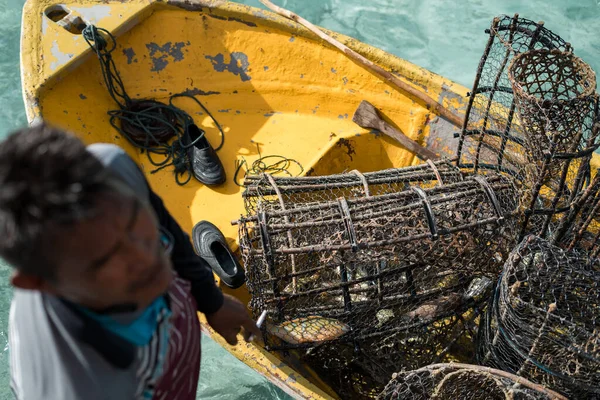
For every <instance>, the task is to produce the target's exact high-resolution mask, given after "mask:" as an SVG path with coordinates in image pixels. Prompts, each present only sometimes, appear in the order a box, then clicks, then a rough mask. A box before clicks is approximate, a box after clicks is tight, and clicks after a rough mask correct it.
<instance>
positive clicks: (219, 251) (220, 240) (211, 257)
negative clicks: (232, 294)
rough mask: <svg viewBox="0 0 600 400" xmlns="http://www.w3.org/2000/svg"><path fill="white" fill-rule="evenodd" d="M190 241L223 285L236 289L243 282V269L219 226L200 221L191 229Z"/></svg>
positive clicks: (244, 275) (244, 278)
mask: <svg viewBox="0 0 600 400" xmlns="http://www.w3.org/2000/svg"><path fill="white" fill-rule="evenodd" d="M192 241H193V242H194V249H195V250H196V253H197V254H198V255H199V256H200V257H202V258H203V259H204V260H206V262H207V263H208V264H209V265H210V267H211V268H212V270H213V271H214V273H215V274H217V276H218V277H219V278H221V281H223V283H224V284H225V285H227V286H229V287H230V288H232V289H236V288H239V287H240V286H242V285H243V284H244V282H245V280H246V274H245V273H244V269H243V268H242V266H241V265H240V264H239V263H238V261H237V259H236V258H235V256H234V255H233V254H232V252H231V249H230V248H229V246H228V245H227V241H226V240H225V236H223V234H222V233H221V231H220V230H219V228H217V227H216V226H214V225H213V224H211V223H210V222H208V221H200V222H198V223H197V224H196V225H195V226H194V229H192Z"/></svg>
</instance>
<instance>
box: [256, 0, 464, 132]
mask: <svg viewBox="0 0 600 400" xmlns="http://www.w3.org/2000/svg"><path fill="white" fill-rule="evenodd" d="M260 2H261V3H263V4H264V5H265V6H267V7H268V8H270V9H271V10H273V11H274V12H276V13H277V14H279V15H281V16H284V17H286V18H289V19H291V20H293V21H296V22H298V23H299V24H301V25H303V26H304V27H306V28H307V29H309V30H310V31H311V32H313V33H314V34H316V35H317V36H319V37H320V38H321V39H323V40H325V41H326V42H327V43H329V44H331V45H332V46H335V47H337V48H338V49H340V50H341V51H343V52H344V53H345V54H346V55H347V56H348V57H350V58H351V59H353V60H354V61H356V62H357V63H359V64H362V65H363V66H365V67H366V68H367V69H369V70H371V71H372V72H374V73H375V74H377V75H379V76H380V77H381V78H383V79H385V80H386V81H388V82H389V83H391V84H392V85H393V86H396V87H397V88H398V89H400V90H401V91H403V92H405V93H408V94H409V95H410V96H412V97H414V98H417V99H419V100H420V101H421V102H423V103H425V105H426V106H427V109H429V110H432V111H433V112H435V113H436V114H437V115H439V116H440V117H442V118H444V119H446V120H447V121H449V122H450V123H452V124H453V125H454V126H457V127H459V128H462V126H463V119H462V118H461V117H459V116H457V115H455V114H454V113H452V112H451V111H450V110H448V109H447V108H446V107H444V106H443V105H441V104H440V103H438V102H437V101H435V100H434V99H432V98H431V97H429V96H427V95H426V94H425V93H423V92H421V91H419V90H417V89H415V88H414V87H412V86H410V85H409V84H408V83H406V82H403V81H401V80H400V79H398V78H397V77H396V76H394V75H393V74H392V73H390V72H389V71H386V70H385V69H383V68H381V67H380V66H379V65H377V64H375V63H373V62H372V61H370V60H368V59H367V58H365V57H363V56H361V55H360V54H358V53H357V52H355V51H354V50H352V49H351V48H349V47H348V46H346V45H344V44H342V43H340V42H339V41H337V40H335V39H334V38H332V37H331V36H329V35H327V34H325V33H324V32H323V31H322V30H320V29H319V28H317V27H316V26H315V25H313V24H312V23H311V22H309V21H307V20H305V19H304V18H302V17H300V16H299V15H297V14H294V13H293V12H291V11H289V10H286V9H285V8H281V7H279V6H277V5H275V4H273V3H271V2H270V1H269V0H260Z"/></svg>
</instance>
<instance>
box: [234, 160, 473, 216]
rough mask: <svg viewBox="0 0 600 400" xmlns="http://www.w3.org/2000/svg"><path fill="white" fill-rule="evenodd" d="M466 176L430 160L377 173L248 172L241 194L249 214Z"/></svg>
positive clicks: (447, 164)
mask: <svg viewBox="0 0 600 400" xmlns="http://www.w3.org/2000/svg"><path fill="white" fill-rule="evenodd" d="M462 179H463V176H462V174H461V173H460V170H459V169H458V168H457V167H456V166H455V165H454V163H453V162H452V161H451V160H440V161H435V162H433V161H427V162H426V163H424V164H420V165H416V166H410V167H405V168H392V169H386V170H381V171H375V172H366V173H364V174H363V173H361V172H359V171H357V170H353V171H351V172H349V173H343V174H336V175H326V176H304V177H278V176H272V175H269V174H261V175H248V176H247V177H246V179H245V181H244V185H245V186H246V190H245V191H244V192H243V193H242V197H243V199H244V205H245V208H246V213H247V214H248V215H250V214H256V213H257V211H258V206H259V203H260V206H261V207H262V209H263V210H285V209H289V208H295V207H300V206H302V205H304V204H306V203H311V202H316V201H328V200H336V199H338V198H339V197H344V198H346V199H352V198H360V197H370V196H377V195H382V194H388V193H396V192H399V191H401V190H403V189H404V188H406V187H408V186H410V185H418V186H420V187H423V188H425V187H433V186H436V185H443V184H445V183H454V182H459V181H461V180H462Z"/></svg>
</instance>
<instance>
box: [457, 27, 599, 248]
mask: <svg viewBox="0 0 600 400" xmlns="http://www.w3.org/2000/svg"><path fill="white" fill-rule="evenodd" d="M489 34H490V38H489V40H488V44H487V46H486V49H485V51H484V55H483V57H482V59H481V61H480V64H479V68H478V71H477V76H476V79H475V83H474V85H473V90H472V92H471V95H470V99H469V105H468V108H467V114H466V118H465V124H464V126H463V129H462V132H461V134H460V141H459V146H458V154H457V159H458V166H460V167H462V168H468V169H471V170H473V171H474V172H476V173H485V171H486V170H489V169H491V170H497V171H501V172H503V173H507V174H510V175H512V176H515V177H516V178H517V180H516V182H517V183H518V184H519V185H520V191H521V208H522V211H523V218H522V229H521V234H520V237H521V238H522V237H524V236H525V235H526V234H536V235H539V236H541V237H551V236H552V235H553V234H554V230H555V229H556V226H557V224H558V220H559V219H560V218H562V217H564V216H565V215H564V214H565V212H566V211H567V210H568V209H569V206H570V205H571V204H572V203H573V202H574V201H575V200H576V199H577V197H578V196H579V195H580V194H581V190H582V188H583V187H584V186H585V185H586V184H587V183H588V182H589V178H590V169H589V163H590V159H591V156H592V153H593V152H594V150H596V149H597V148H598V146H599V145H600V139H599V137H598V136H599V131H600V128H599V125H598V121H599V120H600V114H599V112H598V95H597V94H596V92H595V89H596V78H595V74H594V72H593V71H592V69H591V68H590V67H589V65H587V64H586V63H584V62H583V61H582V60H581V59H579V58H578V57H576V56H574V55H573V53H572V48H571V46H570V44H568V43H566V42H565V41H564V40H562V39H561V38H560V37H558V36H557V35H555V34H553V33H552V32H551V31H549V30H547V29H546V28H544V27H543V24H542V23H534V22H532V21H530V20H526V19H522V18H519V17H518V16H517V15H515V16H514V17H512V18H511V17H507V16H505V17H502V18H495V19H494V21H493V23H492V26H491V28H490V30H489Z"/></svg>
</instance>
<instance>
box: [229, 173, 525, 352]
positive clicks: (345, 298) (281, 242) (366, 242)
mask: <svg viewBox="0 0 600 400" xmlns="http://www.w3.org/2000/svg"><path fill="white" fill-rule="evenodd" d="M515 208H516V202H515V191H514V186H513V184H512V181H511V180H510V179H508V178H507V177H504V176H501V175H494V176H491V175H490V176H487V177H481V176H475V177H469V178H467V179H466V180H465V181H462V182H457V183H453V184H445V185H443V186H434V187H431V188H428V189H421V188H419V187H411V188H410V189H408V190H404V191H401V192H397V193H389V194H385V195H379V196H372V197H361V198H354V199H348V200H347V199H345V198H343V197H342V198H339V199H337V200H335V201H325V202H317V203H310V204H308V205H304V206H301V207H300V206H299V207H297V208H296V207H291V208H290V209H286V210H276V211H271V210H268V209H267V210H263V209H261V208H260V205H259V210H258V213H257V214H256V215H250V216H247V217H243V218H241V219H240V220H239V221H237V223H238V224H239V237H240V249H241V253H242V257H243V260H244V264H245V266H246V273H247V285H248V289H249V291H250V293H251V295H252V300H251V303H250V306H251V308H252V309H253V311H254V312H255V313H256V314H257V315H258V314H260V313H261V312H262V311H264V310H267V311H268V314H269V317H268V321H269V323H270V324H271V326H272V327H273V328H271V329H267V330H266V332H265V339H266V343H267V345H268V346H271V347H273V348H297V347H311V346H314V345H315V343H321V342H324V341H332V340H339V341H353V340H357V339H361V338H366V337H373V336H380V335H384V334H389V333H392V332H396V331H400V330H402V329H405V328H406V327H407V326H411V324H413V323H415V321H417V320H419V321H420V322H423V320H427V318H429V319H431V320H435V318H434V317H428V315H427V313H423V314H421V313H419V312H414V313H412V312H413V311H415V310H416V309H418V307H420V306H422V305H424V304H427V302H428V301H436V300H438V301H441V302H443V303H450V304H452V307H451V308H449V309H447V310H446V312H447V313H449V314H451V313H453V312H455V311H456V309H460V308H461V307H468V306H469V301H470V299H468V298H464V296H463V295H462V293H464V291H465V289H466V287H467V285H468V284H469V283H470V282H471V280H472V279H473V278H474V276H477V275H486V274H488V275H490V276H493V277H496V276H497V274H498V273H499V272H500V271H501V266H502V264H503V262H504V260H505V258H506V257H507V256H508V253H509V251H510V249H511V248H512V247H513V246H514V238H515V234H514V229H513V225H512V221H513V219H512V213H513V212H514V210H515ZM494 279H495V278H494ZM444 296H447V297H444ZM381 310H388V312H389V313H390V315H392V316H391V317H390V320H389V321H388V322H387V323H386V324H381V323H380V321H379V320H378V317H377V314H378V312H379V311H381ZM438 312H439V313H440V314H441V315H437V313H438ZM411 313H412V314H411ZM433 315H434V316H435V317H436V318H438V317H441V316H442V315H443V312H442V310H437V311H435V310H434V312H433ZM313 316H318V317H320V318H330V319H332V320H334V321H339V322H340V323H341V324H342V325H343V327H337V328H332V329H333V332H336V333H335V334H330V335H326V336H327V337H325V338H322V337H319V336H315V335H311V334H308V333H309V332H323V331H325V330H326V329H325V328H323V327H322V326H321V327H318V326H317V327H315V326H314V325H315V324H322V323H323V321H320V320H318V319H312V317H313ZM309 318H310V319H309ZM324 323H326V324H331V323H332V322H331V321H329V322H324ZM268 325H269V324H267V326H268ZM327 326H330V325H327ZM328 329H329V328H328ZM290 335H293V336H294V340H290ZM278 339H281V340H278Z"/></svg>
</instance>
